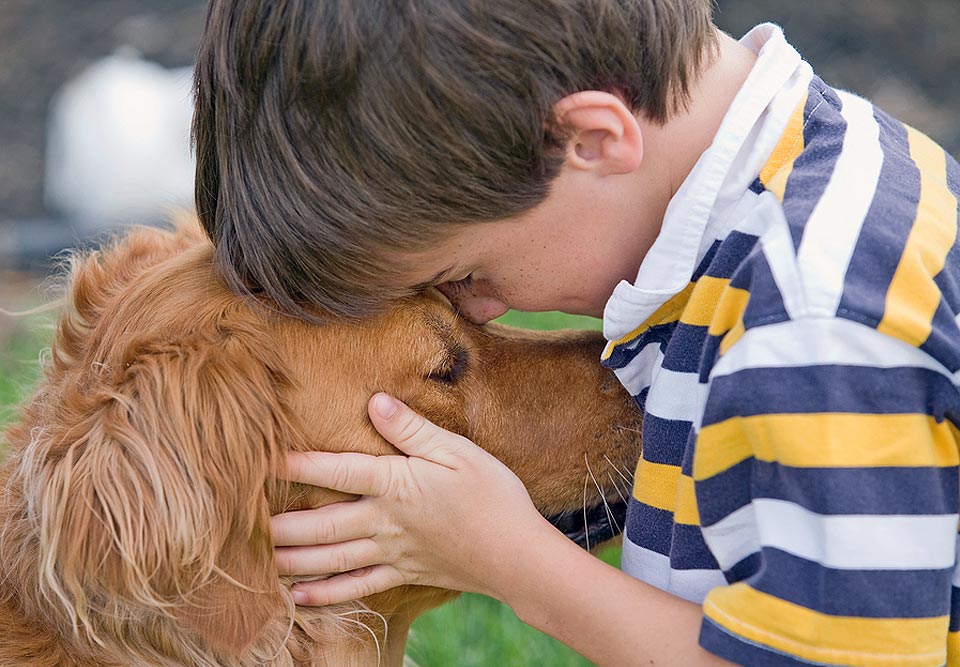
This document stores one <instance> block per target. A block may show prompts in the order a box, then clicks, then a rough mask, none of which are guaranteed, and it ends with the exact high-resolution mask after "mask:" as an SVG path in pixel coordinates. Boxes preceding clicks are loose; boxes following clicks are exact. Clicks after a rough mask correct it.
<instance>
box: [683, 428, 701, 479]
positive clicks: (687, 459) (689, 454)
mask: <svg viewBox="0 0 960 667" xmlns="http://www.w3.org/2000/svg"><path fill="white" fill-rule="evenodd" d="M696 444H697V432H696V431H695V430H694V429H693V424H690V432H689V433H687V443H686V445H685V446H684V448H683V462H682V463H681V464H680V472H681V473H682V474H684V475H686V476H687V477H693V456H694V454H695V453H696Z"/></svg>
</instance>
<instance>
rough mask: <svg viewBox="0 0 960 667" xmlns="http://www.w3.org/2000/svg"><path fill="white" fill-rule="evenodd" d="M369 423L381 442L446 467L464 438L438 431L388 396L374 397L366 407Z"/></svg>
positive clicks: (438, 428)
mask: <svg viewBox="0 0 960 667" xmlns="http://www.w3.org/2000/svg"><path fill="white" fill-rule="evenodd" d="M367 411H368V413H369V415H370V421H371V422H373V426H374V428H376V429H377V431H379V432H380V435H382V436H383V437H384V439H385V440H386V441H387V442H389V443H391V444H392V445H394V446H395V447H396V448H397V449H399V450H400V451H402V452H403V453H404V454H407V455H409V456H418V457H420V458H424V459H428V460H430V461H435V462H437V463H441V464H444V465H446V464H447V461H446V460H445V455H446V454H449V453H451V452H452V451H453V450H454V449H455V448H456V447H457V445H459V444H460V442H461V441H462V440H463V438H462V437H461V436H459V435H457V434H456V433H451V432H450V431H447V430H445V429H442V428H440V427H439V426H437V425H436V424H434V423H433V422H431V421H429V420H428V419H425V418H424V417H422V416H421V415H419V414H417V413H416V412H414V411H413V410H411V409H410V408H409V407H407V406H406V405H404V404H403V403H402V402H400V401H398V400H397V399H396V398H394V397H393V396H390V395H389V394H383V393H380V394H374V396H373V398H371V399H370V403H369V405H368V410H367Z"/></svg>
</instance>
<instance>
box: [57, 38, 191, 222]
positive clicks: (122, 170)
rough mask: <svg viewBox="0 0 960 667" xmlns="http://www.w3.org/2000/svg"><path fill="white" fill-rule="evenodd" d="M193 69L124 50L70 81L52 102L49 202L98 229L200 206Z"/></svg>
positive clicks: (61, 210) (153, 219) (157, 219)
mask: <svg viewBox="0 0 960 667" xmlns="http://www.w3.org/2000/svg"><path fill="white" fill-rule="evenodd" d="M191 75H192V68H189V67H185V68H181V69H172V70H171V69H165V68H163V67H161V66H160V65H157V64H155V63H151V62H148V61H145V60H143V59H141V58H140V56H139V54H137V53H136V52H134V51H131V50H120V51H117V52H116V53H115V54H114V55H112V56H108V57H106V58H104V59H102V60H100V61H98V62H96V63H94V64H93V65H91V66H90V67H89V68H87V69H86V70H85V71H84V72H82V73H81V74H80V75H78V76H77V77H76V78H75V79H73V80H71V81H69V82H67V83H66V84H65V85H64V86H63V88H62V89H61V90H60V91H59V93H58V94H57V95H56V97H55V98H54V100H53V102H52V104H51V111H50V121H49V128H48V138H47V156H46V176H45V179H46V182H45V184H44V188H45V192H44V194H45V197H46V201H47V205H48V206H50V207H51V208H54V209H56V210H58V211H60V212H61V213H63V214H65V215H67V216H69V217H71V218H73V219H74V220H75V221H77V222H80V223H81V224H83V225H84V226H89V227H94V228H99V227H112V226H116V225H121V224H128V223H152V222H157V221H160V220H163V219H166V218H168V217H169V212H170V210H171V209H173V208H176V207H192V202H193V179H194V162H193V158H192V156H191V154H190V119H191V114H192V113H193V104H192V98H191Z"/></svg>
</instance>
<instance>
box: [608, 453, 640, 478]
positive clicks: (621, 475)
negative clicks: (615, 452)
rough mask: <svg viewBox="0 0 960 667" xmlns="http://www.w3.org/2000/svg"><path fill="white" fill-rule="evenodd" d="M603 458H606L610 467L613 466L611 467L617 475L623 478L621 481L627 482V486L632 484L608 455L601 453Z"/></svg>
mask: <svg viewBox="0 0 960 667" xmlns="http://www.w3.org/2000/svg"><path fill="white" fill-rule="evenodd" d="M603 458H604V459H606V461H607V463H609V464H610V467H611V468H613V469H614V470H615V471H616V472H617V474H618V475H620V477H621V478H622V479H623V481H624V482H625V483H626V484H627V486H632V485H633V481H632V480H631V479H630V478H629V477H627V476H626V475H625V474H623V470H621V469H620V468H619V467H618V466H617V464H615V463H614V462H613V461H611V460H610V457H609V456H607V455H606V454H604V455H603Z"/></svg>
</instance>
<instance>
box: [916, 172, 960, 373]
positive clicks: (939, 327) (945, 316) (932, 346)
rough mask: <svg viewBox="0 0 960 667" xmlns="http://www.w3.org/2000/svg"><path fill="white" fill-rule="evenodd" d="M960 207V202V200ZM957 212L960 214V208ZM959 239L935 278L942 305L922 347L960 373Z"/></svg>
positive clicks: (954, 188)
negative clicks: (959, 342) (959, 324)
mask: <svg viewBox="0 0 960 667" xmlns="http://www.w3.org/2000/svg"><path fill="white" fill-rule="evenodd" d="M946 159H947V174H946V175H947V187H948V188H949V189H950V192H951V193H952V194H953V196H954V197H956V198H957V200H958V202H960V165H957V161H956V160H954V159H953V158H952V157H950V156H949V155H947V156H946ZM958 207H960V203H958ZM955 215H958V216H960V211H958V212H957V213H956V214H955ZM957 246H958V239H957V237H954V241H953V246H952V247H951V248H950V251H949V252H948V253H947V257H946V261H945V262H944V266H943V270H941V271H940V273H939V274H937V275H936V276H935V277H934V282H935V283H936V285H937V287H938V288H940V294H941V298H940V304H939V306H938V308H937V311H936V312H935V313H934V316H933V322H932V329H931V332H930V336H929V337H928V338H927V340H926V342H924V344H923V345H922V346H921V349H922V350H923V351H924V352H927V353H929V354H930V355H931V356H932V357H934V358H935V359H937V360H938V361H940V363H942V364H943V365H944V366H946V367H947V368H949V369H950V372H951V373H952V372H956V371H957V370H958V369H960V349H958V346H957V342H956V341H957V340H958V338H960V332H958V330H957V324H956V322H955V321H954V317H956V315H957V312H958V311H957V308H958V307H960V270H958V268H960V250H958V247H957Z"/></svg>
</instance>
